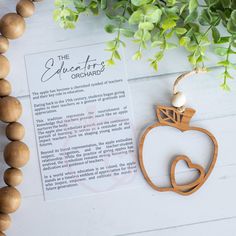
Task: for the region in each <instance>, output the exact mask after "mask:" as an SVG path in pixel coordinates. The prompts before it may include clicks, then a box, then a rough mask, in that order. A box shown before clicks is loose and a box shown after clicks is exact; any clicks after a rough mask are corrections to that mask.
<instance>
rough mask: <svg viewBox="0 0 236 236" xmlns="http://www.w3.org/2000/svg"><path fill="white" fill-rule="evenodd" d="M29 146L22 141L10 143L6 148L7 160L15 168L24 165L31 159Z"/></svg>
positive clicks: (5, 156) (5, 155)
mask: <svg viewBox="0 0 236 236" xmlns="http://www.w3.org/2000/svg"><path fill="white" fill-rule="evenodd" d="M29 155H30V152H29V148H28V146H27V145H26V144H25V143H23V142H21V141H13V142H11V143H8V144H7V145H6V147H5V149H4V159H5V162H6V163H7V164H8V165H9V166H11V167H15V168H20V167H23V166H24V165H25V164H26V163H27V162H28V161H29Z"/></svg>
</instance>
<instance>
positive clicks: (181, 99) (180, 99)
mask: <svg viewBox="0 0 236 236" xmlns="http://www.w3.org/2000/svg"><path fill="white" fill-rule="evenodd" d="M171 102H172V105H173V106H174V107H182V106H184V105H185V103H186V97H185V95H184V94H183V93H182V92H177V93H176V94H174V95H173V97H172V101H171Z"/></svg>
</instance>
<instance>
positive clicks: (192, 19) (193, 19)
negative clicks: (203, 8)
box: [184, 10, 198, 24]
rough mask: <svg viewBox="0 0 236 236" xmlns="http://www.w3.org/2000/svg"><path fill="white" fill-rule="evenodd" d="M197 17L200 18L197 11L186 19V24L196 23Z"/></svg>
mask: <svg viewBox="0 0 236 236" xmlns="http://www.w3.org/2000/svg"><path fill="white" fill-rule="evenodd" d="M197 17H198V12H197V11H196V10H195V11H193V12H192V13H191V14H190V15H188V16H187V17H186V19H185V20H184V23H185V24H188V23H190V22H194V21H195V20H196V19H197Z"/></svg>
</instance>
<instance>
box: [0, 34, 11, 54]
mask: <svg viewBox="0 0 236 236" xmlns="http://www.w3.org/2000/svg"><path fill="white" fill-rule="evenodd" d="M8 48H9V41H8V39H7V38H6V37H4V36H2V35H0V53H5V52H6V51H7V50H8Z"/></svg>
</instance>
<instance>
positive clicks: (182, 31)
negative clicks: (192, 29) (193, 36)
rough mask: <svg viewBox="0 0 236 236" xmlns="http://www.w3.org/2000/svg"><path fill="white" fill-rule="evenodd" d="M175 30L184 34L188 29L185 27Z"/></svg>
mask: <svg viewBox="0 0 236 236" xmlns="http://www.w3.org/2000/svg"><path fill="white" fill-rule="evenodd" d="M175 32H176V34H179V35H182V34H185V33H186V32H187V29H185V28H176V29H175Z"/></svg>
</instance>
